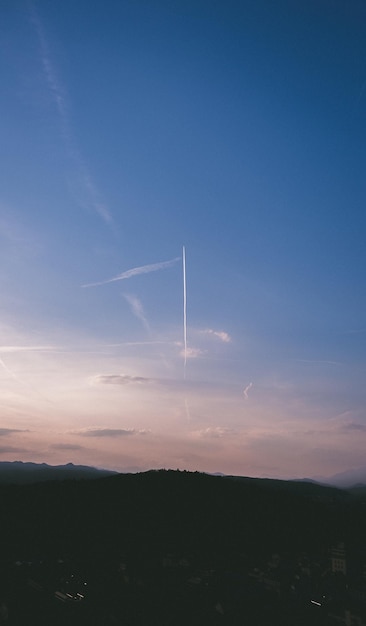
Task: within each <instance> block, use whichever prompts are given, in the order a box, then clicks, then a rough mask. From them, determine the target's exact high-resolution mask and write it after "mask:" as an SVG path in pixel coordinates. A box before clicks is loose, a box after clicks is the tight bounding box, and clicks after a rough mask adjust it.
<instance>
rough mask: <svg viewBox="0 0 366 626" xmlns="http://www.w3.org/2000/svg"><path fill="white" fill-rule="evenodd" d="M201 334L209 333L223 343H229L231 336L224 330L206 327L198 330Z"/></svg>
mask: <svg viewBox="0 0 366 626" xmlns="http://www.w3.org/2000/svg"><path fill="white" fill-rule="evenodd" d="M200 332H201V334H203V335H210V336H211V337H216V338H217V339H220V340H221V341H223V342H224V343H230V342H231V337H230V335H229V333H226V332H225V331H224V330H213V329H212V328H206V329H205V330H201V331H200Z"/></svg>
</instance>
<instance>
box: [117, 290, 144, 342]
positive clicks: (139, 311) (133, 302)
mask: <svg viewBox="0 0 366 626" xmlns="http://www.w3.org/2000/svg"><path fill="white" fill-rule="evenodd" d="M123 296H124V298H125V299H126V300H127V302H128V304H129V305H130V307H131V311H132V313H133V314H134V316H135V317H137V319H138V320H140V322H142V325H143V326H144V328H145V330H146V331H147V332H148V333H149V334H150V326H149V322H148V321H147V318H146V315H145V311H144V307H143V306H142V302H141V300H139V298H137V297H136V296H134V295H132V294H129V293H125V294H123Z"/></svg>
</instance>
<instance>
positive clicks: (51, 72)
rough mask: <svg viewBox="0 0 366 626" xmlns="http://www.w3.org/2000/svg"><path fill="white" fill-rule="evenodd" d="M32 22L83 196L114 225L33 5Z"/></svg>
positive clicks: (103, 217) (31, 11) (44, 71)
mask: <svg viewBox="0 0 366 626" xmlns="http://www.w3.org/2000/svg"><path fill="white" fill-rule="evenodd" d="M30 20H31V23H32V24H33V27H34V29H35V31H36V34H37V37H38V41H39V48H40V55H41V63H42V68H43V73H44V76H45V80H46V83H47V85H48V88H49V91H50V94H51V97H52V99H53V101H54V103H55V106H56V110H57V113H58V116H59V120H60V123H61V132H62V137H63V139H64V141H65V144H66V147H67V150H68V154H69V157H70V160H72V161H73V163H74V166H75V168H76V173H77V176H78V178H79V183H80V187H81V188H82V190H83V195H84V196H85V197H86V204H87V205H89V206H90V207H91V208H92V209H93V210H94V211H95V212H96V213H97V214H98V215H99V216H100V217H101V218H102V219H103V220H104V221H105V222H107V223H110V222H111V221H112V216H111V214H110V212H109V210H108V209H107V207H106V206H105V204H104V202H103V201H102V200H101V198H100V194H99V192H98V190H97V188H96V185H95V183H94V181H93V179H92V177H91V175H90V172H89V170H88V168H87V166H86V164H85V161H84V159H83V157H82V156H81V153H80V150H79V149H78V147H77V145H76V141H75V138H74V136H73V133H72V131H71V125H70V120H69V112H68V106H67V98H66V94H65V89H64V87H63V85H62V84H61V82H60V80H59V78H58V76H57V72H56V70H55V68H54V65H53V63H52V60H51V54H50V50H49V46H48V42H47V38H46V35H45V32H44V28H43V24H42V22H41V19H40V17H39V15H38V13H37V11H36V9H35V7H34V5H33V4H32V3H30Z"/></svg>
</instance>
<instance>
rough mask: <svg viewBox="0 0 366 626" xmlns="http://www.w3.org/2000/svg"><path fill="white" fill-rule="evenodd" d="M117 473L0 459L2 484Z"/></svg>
mask: <svg viewBox="0 0 366 626" xmlns="http://www.w3.org/2000/svg"><path fill="white" fill-rule="evenodd" d="M114 474H117V472H114V471H112V470H105V469H97V468H95V467H89V466H86V465H74V464H73V463H67V464H66V465H48V464H47V463H30V462H29V463H28V462H23V461H0V484H14V485H15V484H16V485H25V484H32V483H39V482H48V481H51V480H90V479H93V478H104V477H107V476H113V475H114Z"/></svg>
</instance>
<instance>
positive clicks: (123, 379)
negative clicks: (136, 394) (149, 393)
mask: <svg viewBox="0 0 366 626" xmlns="http://www.w3.org/2000/svg"><path fill="white" fill-rule="evenodd" d="M94 381H95V382H96V383H100V384H102V385H146V384H149V383H151V382H153V379H152V378H145V377H144V376H128V375H127V374H110V375H106V376H96V377H95V378H94Z"/></svg>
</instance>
